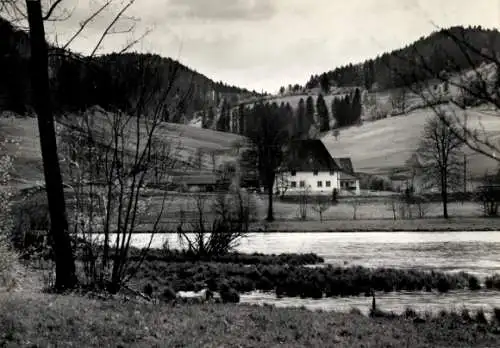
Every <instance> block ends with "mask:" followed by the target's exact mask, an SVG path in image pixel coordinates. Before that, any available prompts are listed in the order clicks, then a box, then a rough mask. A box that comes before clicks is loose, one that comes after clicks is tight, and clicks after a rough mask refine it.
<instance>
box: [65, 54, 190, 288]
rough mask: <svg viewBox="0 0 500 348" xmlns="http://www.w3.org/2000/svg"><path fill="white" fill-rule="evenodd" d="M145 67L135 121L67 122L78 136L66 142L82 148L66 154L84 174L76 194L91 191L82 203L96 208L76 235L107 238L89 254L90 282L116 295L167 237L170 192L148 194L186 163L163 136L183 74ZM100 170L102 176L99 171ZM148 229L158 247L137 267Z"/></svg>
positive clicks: (85, 117) (84, 118) (102, 116)
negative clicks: (142, 234) (136, 241)
mask: <svg viewBox="0 0 500 348" xmlns="http://www.w3.org/2000/svg"><path fill="white" fill-rule="evenodd" d="M138 64H139V71H140V72H141V74H140V78H139V79H138V80H137V81H135V80H134V81H129V82H128V83H130V84H131V86H129V87H130V88H134V89H135V90H134V95H136V101H135V102H134V109H133V113H132V114H125V113H123V112H121V111H119V110H115V111H114V112H106V111H104V110H102V109H100V108H95V109H93V110H89V111H87V112H85V113H83V114H82V115H78V116H69V115H66V116H65V117H64V118H63V119H61V124H62V125H63V126H64V127H65V129H66V130H67V131H68V132H71V133H70V134H68V136H67V137H66V138H67V139H73V141H76V143H77V144H76V146H75V147H74V148H73V149H71V148H69V149H68V151H67V152H66V158H68V159H70V161H68V162H69V165H73V166H74V167H76V168H77V169H78V170H75V171H74V173H77V174H78V175H73V176H72V177H69V178H68V182H69V183H70V185H71V186H72V187H73V188H74V190H75V189H78V188H84V194H83V195H80V197H84V198H85V200H86V201H87V202H88V203H82V202H80V203H79V206H80V209H79V212H78V213H79V216H78V217H79V219H78V220H79V221H84V222H85V223H84V224H81V226H80V227H79V228H78V229H76V231H77V233H79V235H82V236H84V239H85V233H87V234H88V233H89V232H90V233H91V232H96V231H98V232H102V235H103V240H99V247H97V246H96V245H95V243H94V245H90V246H89V248H87V249H90V251H89V252H91V253H92V255H91V256H90V258H91V260H92V261H94V262H95V263H96V264H95V266H93V267H92V269H91V271H92V274H91V277H90V278H91V280H92V281H93V282H94V284H97V285H99V286H101V287H106V288H107V289H108V291H112V292H116V291H118V290H119V289H120V287H121V286H123V285H124V284H125V283H126V282H127V281H128V280H129V279H130V278H131V277H132V276H133V275H134V273H135V271H136V270H137V269H138V265H139V263H140V262H141V261H142V259H143V258H144V257H145V255H146V251H147V249H148V248H149V245H150V243H151V242H152V239H153V237H154V235H155V233H156V232H158V230H159V229H160V222H161V219H162V216H163V213H164V211H165V209H166V206H167V203H168V200H167V198H168V196H167V191H166V190H165V191H159V190H156V191H155V192H154V194H153V195H151V194H149V195H146V193H147V190H148V187H149V186H150V184H152V183H156V184H157V183H161V181H162V180H164V179H166V176H167V175H168V171H169V169H172V168H173V167H174V166H175V165H176V164H177V163H178V161H177V160H176V159H177V158H178V154H176V153H175V152H174V149H175V147H173V146H172V144H171V142H170V139H169V138H165V136H164V134H162V132H161V131H162V127H161V125H162V122H163V115H164V111H165V110H164V109H165V108H166V107H169V106H171V105H170V103H171V101H172V94H174V93H175V89H174V86H175V81H176V78H177V71H176V70H172V71H171V72H170V75H169V76H168V77H167V79H164V76H163V74H162V73H160V72H161V70H162V67H161V66H159V65H158V64H157V63H156V62H155V61H154V60H153V61H152V60H148V59H147V58H145V57H144V58H143V59H141V60H139V61H138ZM134 68H137V66H136V67H134ZM165 81H167V84H166V85H165V84H164V83H165ZM179 102H181V100H180V99H179ZM62 143H64V142H62ZM96 163H99V165H100V167H101V168H102V170H101V171H96V170H95V167H96ZM70 173H71V172H70ZM87 197H88V198H87ZM147 197H149V198H147ZM84 206H87V209H83V207H84ZM82 215H83V216H82ZM140 228H147V229H148V232H151V239H150V241H149V244H148V247H146V248H144V249H143V250H142V252H141V254H140V257H139V258H138V260H139V261H135V262H129V259H128V254H129V250H130V247H131V238H132V235H133V234H134V233H135V232H136V231H137V230H138V229H140ZM87 242H88V240H87ZM87 244H88V243H87ZM100 245H102V247H100Z"/></svg>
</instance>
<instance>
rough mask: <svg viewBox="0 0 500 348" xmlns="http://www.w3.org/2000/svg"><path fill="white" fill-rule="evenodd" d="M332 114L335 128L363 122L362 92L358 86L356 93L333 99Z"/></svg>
mask: <svg viewBox="0 0 500 348" xmlns="http://www.w3.org/2000/svg"><path fill="white" fill-rule="evenodd" d="M331 108H332V115H333V117H334V119H335V128H341V127H348V126H352V125H355V124H359V122H361V92H360V90H359V89H358V88H356V90H355V92H354V95H346V96H345V97H343V98H334V99H333V100H332V106H331Z"/></svg>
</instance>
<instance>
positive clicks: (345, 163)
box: [335, 157, 354, 174]
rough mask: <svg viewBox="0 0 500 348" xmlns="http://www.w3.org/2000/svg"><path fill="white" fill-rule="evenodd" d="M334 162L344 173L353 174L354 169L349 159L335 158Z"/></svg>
mask: <svg viewBox="0 0 500 348" xmlns="http://www.w3.org/2000/svg"><path fill="white" fill-rule="evenodd" d="M335 161H336V162H337V163H338V164H339V165H340V168H341V170H342V171H343V172H344V173H347V174H354V167H353V165H352V161H351V159H350V158H349V157H342V158H335Z"/></svg>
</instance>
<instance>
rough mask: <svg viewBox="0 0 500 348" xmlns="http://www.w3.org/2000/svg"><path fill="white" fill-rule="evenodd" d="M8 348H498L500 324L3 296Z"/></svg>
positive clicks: (3, 335) (0, 335)
mask: <svg viewBox="0 0 500 348" xmlns="http://www.w3.org/2000/svg"><path fill="white" fill-rule="evenodd" d="M0 308H2V310H1V311H0V346H5V347H21V346H26V347H28V346H29V347H47V346H60V347H70V346H73V347H277V346H286V347H414V348H417V347H451V346H454V347H465V346H466V347H486V346H489V347H497V346H498V345H499V343H500V330H499V328H498V324H495V323H487V322H486V323H485V322H475V321H474V320H472V321H469V320H463V319H461V318H460V317H459V316H456V315H451V314H446V313H444V314H442V315H438V316H430V315H428V316H425V317H423V318H420V320H416V319H415V317H413V316H412V317H409V316H405V315H402V316H376V317H366V316H363V315H361V314H359V312H357V311H353V312H352V313H336V312H322V311H316V312H313V311H309V310H306V309H303V308H279V309H278V308H275V307H272V306H263V307H260V306H249V305H229V304H212V303H210V304H193V305H177V306H171V305H169V304H145V303H143V304H140V303H135V302H132V301H130V302H123V301H119V300H108V301H102V300H95V299H89V298H86V297H77V296H72V295H68V296H56V295H49V294H39V293H33V294H27V293H14V294H9V293H0Z"/></svg>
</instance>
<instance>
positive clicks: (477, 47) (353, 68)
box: [306, 26, 500, 91]
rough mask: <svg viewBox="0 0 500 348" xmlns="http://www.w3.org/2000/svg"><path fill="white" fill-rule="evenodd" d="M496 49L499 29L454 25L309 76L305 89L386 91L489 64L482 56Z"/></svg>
mask: <svg viewBox="0 0 500 348" xmlns="http://www.w3.org/2000/svg"><path fill="white" fill-rule="evenodd" d="M478 52H480V53H478ZM498 52H500V32H498V31H497V30H490V29H483V28H481V27H480V26H479V27H467V28H464V27H460V26H455V27H451V28H448V29H442V30H439V31H436V32H433V33H432V34H430V35H429V36H426V37H421V38H420V39H419V40H417V41H415V42H413V43H411V44H409V45H407V46H406V47H404V48H401V49H397V50H394V51H391V52H388V53H384V54H382V55H380V56H377V57H376V58H374V59H369V60H366V61H364V62H362V63H359V64H349V65H347V66H342V67H339V68H336V69H333V70H330V71H328V72H323V73H319V74H315V75H312V76H311V78H310V79H309V81H308V82H307V83H306V89H310V88H318V87H322V88H323V89H324V90H328V89H329V87H330V86H340V87H352V86H364V87H365V88H366V89H377V90H379V91H380V90H386V89H390V88H395V87H401V86H405V85H408V84H409V83H414V82H420V81H425V80H428V79H429V78H433V77H435V76H437V74H439V73H441V72H443V71H447V72H448V73H456V72H460V71H463V70H468V69H470V68H472V67H476V66H479V65H480V64H482V63H489V62H491V61H489V60H488V59H486V58H485V57H487V56H493V57H494V56H495V55H496V54H497V53H498ZM483 55H484V56H483Z"/></svg>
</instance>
